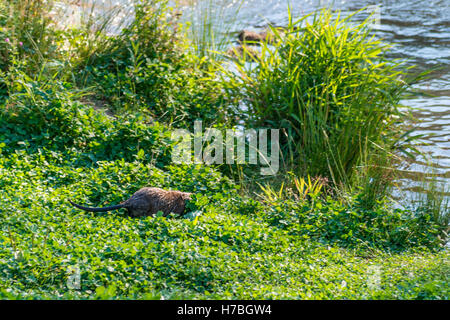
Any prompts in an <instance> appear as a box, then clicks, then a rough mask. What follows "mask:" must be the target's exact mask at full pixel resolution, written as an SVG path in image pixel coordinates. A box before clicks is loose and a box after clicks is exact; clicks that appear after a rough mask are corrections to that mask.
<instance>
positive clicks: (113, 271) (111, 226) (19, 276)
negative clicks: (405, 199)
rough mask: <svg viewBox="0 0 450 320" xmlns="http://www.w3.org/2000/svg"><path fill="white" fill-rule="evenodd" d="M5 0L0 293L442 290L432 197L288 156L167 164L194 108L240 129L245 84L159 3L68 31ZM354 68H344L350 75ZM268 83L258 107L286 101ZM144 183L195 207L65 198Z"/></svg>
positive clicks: (445, 270) (441, 231)
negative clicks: (366, 184)
mask: <svg viewBox="0 0 450 320" xmlns="http://www.w3.org/2000/svg"><path fill="white" fill-rule="evenodd" d="M0 4H1V5H0V10H2V11H1V12H2V13H9V12H15V14H14V15H12V16H11V15H7V14H2V15H1V17H2V18H1V20H0V22H1V27H2V29H1V30H0V33H1V34H0V38H1V39H3V40H2V42H1V46H0V64H1V70H2V72H1V74H0V76H1V77H0V96H1V98H0V103H1V105H0V110H1V113H0V154H1V156H2V157H1V159H0V193H1V197H0V208H1V214H0V225H1V228H2V233H1V235H0V279H1V283H2V287H1V289H0V296H1V297H2V298H4V299H28V298H29V299H54V298H56V299H78V298H87V299H94V298H100V299H160V298H161V297H164V299H177V298H193V299H209V298H216V299H255V298H259V299H281V298H283V299H448V297H449V291H448V290H449V285H448V274H449V268H450V266H449V264H448V258H449V252H448V249H446V248H445V247H444V244H445V242H446V234H445V231H446V230H447V227H448V222H447V224H446V222H445V220H443V221H442V220H440V219H445V217H446V216H445V215H441V212H440V211H438V214H437V215H436V211H433V210H431V209H430V208H438V210H440V205H441V204H440V203H439V206H436V204H430V205H428V206H422V207H414V208H411V209H410V210H407V209H405V210H398V209H394V207H393V206H392V202H391V201H390V200H389V198H387V197H383V196H382V197H376V198H374V199H375V201H374V200H373V199H369V198H367V195H368V193H361V192H360V191H361V189H360V188H358V186H357V185H351V184H349V185H348V189H344V188H342V189H340V186H341V184H339V183H335V182H334V181H333V180H332V177H331V176H330V172H329V171H326V170H324V171H320V170H322V168H323V167H320V166H318V167H317V171H316V172H311V173H310V175H308V174H306V173H305V174H304V175H302V174H301V173H300V172H299V171H294V170H293V171H292V172H288V170H287V167H286V166H282V167H281V170H280V175H279V176H276V177H272V178H270V177H269V179H266V180H264V179H261V178H260V177H258V173H259V172H260V171H259V167H258V168H256V169H255V167H251V166H239V165H230V166H227V165H213V166H207V165H195V164H176V163H174V162H173V161H172V153H173V149H174V147H175V145H176V143H177V141H174V140H173V138H172V132H173V130H174V129H176V128H182V129H187V130H189V131H191V129H192V127H193V126H194V120H196V119H201V120H202V121H203V122H204V123H205V127H207V126H214V127H215V128H217V129H218V130H224V129H227V128H230V127H233V126H234V125H236V123H239V121H240V120H242V119H247V117H248V116H249V114H243V113H242V110H241V109H239V108H238V106H239V103H240V102H241V101H242V99H244V98H245V99H249V98H251V96H248V95H245V96H241V95H238V92H239V90H237V91H236V88H237V89H239V87H238V86H236V82H233V81H235V80H232V79H231V78H230V77H228V78H227V77H226V76H224V75H223V73H222V72H223V69H222V68H221V64H220V63H217V61H214V60H212V59H209V58H207V57H206V58H205V57H198V56H196V55H195V54H194V53H193V50H189V49H190V48H189V45H190V43H189V41H188V39H186V38H185V36H184V34H183V33H182V32H181V30H182V28H181V26H180V28H174V20H173V19H172V18H171V16H170V15H167V10H169V9H167V8H165V6H164V2H161V1H150V2H148V3H147V4H143V5H142V6H138V7H136V8H135V11H136V13H137V15H136V16H137V20H136V21H135V23H133V24H131V25H130V26H128V27H127V28H125V29H124V31H123V33H122V34H120V35H117V36H111V35H107V34H105V33H104V32H102V30H105V29H100V30H94V31H93V30H92V29H91V28H90V27H91V26H92V25H89V24H88V25H84V26H82V27H80V28H68V29H65V30H61V29H60V28H59V27H57V26H55V24H54V22H53V21H52V20H51V18H50V17H48V16H47V15H46V14H45V13H46V12H47V11H46V10H48V8H47V7H45V6H42V4H40V3H38V2H31V3H29V2H27V4H28V5H29V6H30V7H29V8H27V9H28V10H19V9H18V8H22V7H21V6H23V5H24V4H23V3H20V1H17V2H6V1H0ZM318 17H321V18H318V21H325V20H326V17H327V16H326V15H324V16H320V15H319V16H318ZM323 19H325V20H323ZM343 28H344V30H345V25H343ZM174 30H178V31H177V32H174ZM318 30H319V29H318ZM320 30H322V31H323V30H325V31H327V32H331V30H328V29H326V28H325V29H320ZM320 30H319V31H320ZM303 34H304V35H308V33H303ZM339 35H342V33H339ZM297 36H298V37H300V36H302V34H297V35H293V37H297ZM296 39H297V40H298V38H294V39H291V40H292V41H293V42H292V43H296V44H298V43H299V42H296ZM307 39H309V38H307ZM338 39H339V38H338ZM311 41H312V40H311ZM355 41H356V40H355ZM312 43H313V44H314V45H316V44H317V45H320V44H319V42H317V43H316V42H312ZM343 43H345V42H343ZM355 43H357V44H358V45H361V46H362V45H363V42H358V41H356V42H355ZM285 44H286V43H284V44H283V42H280V47H279V48H281V49H286V48H294V47H292V46H291V47H289V46H286V45H285ZM343 46H344V48H352V47H351V46H348V47H346V46H345V45H343ZM353 48H355V47H353ZM359 48H361V47H359ZM364 48H366V47H363V49H364ZM371 48H372V49H374V48H373V47H371ZM284 52H286V51H284ZM301 52H302V51H301V49H299V50H296V51H295V52H294V53H295V54H298V53H301ZM326 52H327V50H326V46H325V47H323V50H322V53H323V54H324V55H325V54H326ZM310 57H311V60H309V61H310V62H311V65H314V63H316V62H317V63H318V62H320V60H319V59H314V57H315V56H313V55H310ZM299 58H300V57H299ZM349 60H352V59H349ZM272 61H276V59H273V60H272ZM352 61H353V60H352ZM301 62H302V63H304V62H305V61H304V60H301ZM319 64H320V63H318V64H317V66H318V65H319ZM329 65H330V64H327V66H329ZM280 66H281V65H280ZM351 66H352V70H356V71H355V73H349V77H350V76H354V75H356V76H358V75H360V73H358V72H359V71H358V70H359V69H358V68H359V67H360V64H359V63H356V62H355V63H354V64H353V65H351ZM260 70H264V69H260ZM265 70H267V71H268V72H269V74H271V75H273V74H272V73H270V72H271V70H273V69H271V68H268V69H265ZM278 70H282V71H283V70H285V69H282V68H279V69H278ZM283 72H284V71H283ZM317 74H319V73H317ZM329 74H330V75H333V78H332V79H331V80H333V81H336V84H337V87H338V88H342V87H340V86H341V85H342V84H346V82H345V81H341V80H340V78H339V77H338V76H337V75H336V74H334V73H332V72H330V73H329ZM373 74H374V75H375V76H380V74H377V70H375V69H374V70H373ZM221 75H222V76H221ZM248 75H249V77H253V75H252V74H248ZM381 75H382V74H381ZM335 76H336V77H335ZM380 77H381V76H380ZM350 78H351V77H350ZM267 79H269V80H273V79H276V77H275V76H273V77H271V78H263V79H262V80H267ZM286 79H288V78H286ZM346 79H347V78H346ZM351 79H353V80H352V81H351V82H349V83H350V84H354V82H353V81H354V80H355V79H356V78H351ZM383 79H387V80H389V79H388V78H383ZM288 80H289V79H288ZM387 80H386V81H387ZM263 84H264V82H263V81H261V82H255V86H254V88H255V89H257V90H259V92H262V90H263V88H264V85H263ZM391 84H395V83H391ZM279 85H280V86H279V87H269V86H267V87H266V88H285V87H284V86H282V85H281V84H279ZM245 86H246V87H248V86H250V84H248V83H246V84H245ZM348 87H349V88H350V87H352V86H350V85H349V86H348ZM241 88H245V87H244V86H242V87H241ZM377 88H378V87H377ZM344 89H348V88H344ZM243 91H244V90H243ZM245 92H248V90H245ZM256 92H258V91H256ZM270 97H272V98H273V95H272V96H271V95H267V96H265V98H268V99H267V100H263V101H265V102H266V106H267V107H268V108H272V109H275V107H276V105H275V104H271V102H274V103H278V104H280V106H283V104H282V103H279V101H275V100H274V99H271V98H270ZM286 97H287V95H286V96H283V99H287V98H286ZM311 97H312V96H311ZM314 97H316V98H317V100H316V102H318V101H319V100H320V98H321V97H323V96H321V95H315V96H314ZM337 97H338V98H339V96H337ZM340 97H341V98H342V99H341V100H338V99H336V100H334V101H338V102H339V101H341V102H342V101H344V100H345V99H347V98H346V97H347V96H346V95H342V96H340ZM366 98H368V97H366ZM372 98H373V97H372ZM373 99H374V98H373ZM249 100H250V99H249ZM253 101H255V103H256V102H257V101H258V100H257V99H253ZM286 101H287V100H286ZM352 101H353V100H352ZM374 101H376V100H374ZM317 104H320V103H317ZM315 105H316V103H314V104H311V109H310V110H312V108H313V107H314V106H315ZM354 105H356V104H354ZM255 107H260V108H262V107H261V105H259V104H258V105H255ZM252 110H255V109H252ZM299 110H300V109H299ZM360 110H361V112H362V113H364V112H365V111H366V110H365V109H360ZM218 111H220V112H218ZM254 113H255V115H261V114H263V111H259V112H254ZM330 114H331V113H330ZM336 114H337V113H336ZM341 116H343V114H341ZM291 117H293V118H295V115H293V116H292V115H291ZM330 117H331V115H330ZM293 118H291V119H293ZM273 119H274V118H272V119H270V118H269V117H265V118H254V119H253V120H252V121H255V123H256V121H267V120H273ZM288 119H289V118H288ZM336 119H337V118H336ZM339 119H342V118H339ZM360 119H361V121H362V122H363V121H364V118H363V117H361V118H360ZM275 120H277V119H275ZM291 122H293V121H291ZM344 123H348V122H346V121H344ZM272 124H273V125H275V122H272ZM335 124H336V126H340V125H341V124H342V122H340V121H338V120H336V122H335ZM264 125H265V126H266V125H267V124H266V123H265V124H264ZM324 129H326V127H324ZM384 129H385V128H384ZM327 130H328V129H327ZM299 132H307V131H306V129H305V130H303V129H302V130H300V131H299ZM327 132H328V131H327ZM329 132H331V133H333V131H329ZM296 134H298V133H296ZM330 136H331V135H330ZM336 137H338V135H336ZM283 143H286V141H283V140H281V144H283ZM286 145H288V144H286ZM313 151H314V150H313V149H311V153H308V154H307V155H306V156H308V155H310V154H312V152H313ZM322 155H324V156H327V154H326V153H323V154H322ZM318 156H319V155H317V157H318ZM297 157H299V155H298V154H296V153H293V154H292V158H293V159H297V160H298V158H297ZM284 159H285V160H286V159H287V160H286V161H288V159H289V158H284ZM317 159H319V158H317ZM297 160H295V161H297ZM295 161H293V162H291V163H290V164H295V163H297V162H295ZM361 163H362V162H358V164H361ZM294 168H295V167H294ZM327 170H328V169H327ZM348 170H349V171H348V173H349V174H355V175H357V172H356V173H355V172H353V171H352V170H356V169H355V168H350V167H349V168H348ZM321 175H323V176H321ZM327 175H328V177H326V176H327ZM276 180H278V181H276ZM352 181H353V180H352ZM355 181H356V180H355ZM355 181H353V182H355ZM281 182H282V183H281ZM355 183H356V182H355ZM258 184H259V185H258ZM146 185H149V186H153V187H161V188H164V189H174V190H182V191H185V192H192V193H194V197H193V200H192V203H191V206H190V209H189V210H196V211H197V210H198V211H200V215H192V214H190V213H191V212H188V214H187V215H185V216H182V217H176V216H170V217H168V218H165V217H161V216H157V217H141V218H131V217H128V216H127V215H126V213H125V212H124V211H120V210H119V211H115V212H109V213H104V214H90V213H86V212H81V211H79V210H77V209H75V208H73V207H72V206H70V205H69V203H68V200H69V199H70V200H74V201H76V202H79V203H84V204H86V205H95V206H102V205H108V204H117V203H119V202H121V201H123V200H125V199H127V198H128V197H129V196H130V195H131V194H133V192H135V191H136V190H137V189H139V188H141V187H143V186H146ZM375 191H377V190H375Z"/></svg>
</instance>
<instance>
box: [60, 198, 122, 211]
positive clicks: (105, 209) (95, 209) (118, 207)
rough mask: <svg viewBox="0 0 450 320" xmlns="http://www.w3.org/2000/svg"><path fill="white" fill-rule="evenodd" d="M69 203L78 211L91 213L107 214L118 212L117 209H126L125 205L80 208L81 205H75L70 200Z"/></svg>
mask: <svg viewBox="0 0 450 320" xmlns="http://www.w3.org/2000/svg"><path fill="white" fill-rule="evenodd" d="M69 202H70V204H71V205H73V206H74V207H77V208H78V209H81V210H84V211H89V212H106V211H111V210H116V209H120V208H123V207H124V205H123V204H118V205H115V206H111V207H103V208H93V207H85V206H80V205H79V204H76V203H73V202H72V201H70V200H69Z"/></svg>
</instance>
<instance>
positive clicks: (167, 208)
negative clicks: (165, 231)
mask: <svg viewBox="0 0 450 320" xmlns="http://www.w3.org/2000/svg"><path fill="white" fill-rule="evenodd" d="M191 195H192V193H189V192H181V191H172V190H163V189H160V188H149V187H144V188H141V189H139V190H138V191H136V193H134V194H133V195H132V196H131V198H130V199H128V200H125V201H123V202H121V203H120V204H118V205H115V206H110V207H103V208H92V207H85V206H81V205H79V204H76V203H73V202H72V201H70V200H69V202H70V203H71V204H72V205H73V206H75V207H77V208H78V209H82V210H85V211H89V212H105V211H111V210H116V209H120V208H125V209H127V210H128V213H129V214H130V215H131V216H132V217H141V216H154V215H155V214H156V213H157V212H158V211H162V212H163V216H164V217H165V216H167V215H168V214H169V213H175V214H180V215H181V214H183V213H184V210H185V208H186V201H187V200H191Z"/></svg>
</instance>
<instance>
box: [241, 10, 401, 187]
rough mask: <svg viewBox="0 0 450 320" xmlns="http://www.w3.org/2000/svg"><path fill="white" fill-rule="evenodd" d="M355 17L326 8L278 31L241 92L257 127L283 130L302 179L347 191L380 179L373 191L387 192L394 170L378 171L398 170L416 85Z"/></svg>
mask: <svg viewBox="0 0 450 320" xmlns="http://www.w3.org/2000/svg"><path fill="white" fill-rule="evenodd" d="M352 17H353V15H350V16H348V17H346V18H342V17H340V15H337V16H333V15H332V13H331V12H330V11H323V12H321V13H316V14H315V15H314V16H312V17H311V16H309V17H303V18H302V19H300V20H299V21H295V22H294V21H292V20H291V21H290V22H289V25H288V26H287V28H286V30H284V32H283V33H281V32H279V31H278V30H277V29H273V30H272V33H273V37H274V41H272V42H271V43H270V44H269V43H263V45H262V51H261V58H260V59H259V61H258V62H257V63H256V65H251V67H249V68H247V67H245V65H244V66H241V68H240V76H238V79H236V87H237V89H238V90H243V91H244V92H245V98H244V103H245V104H246V105H247V106H248V111H249V112H248V118H249V121H251V122H252V123H253V124H254V126H268V127H273V128H283V130H284V131H285V139H284V143H283V144H282V147H283V154H284V156H285V159H286V163H287V166H288V167H291V169H292V170H294V171H295V172H296V173H297V175H299V176H301V177H302V176H306V175H307V174H309V175H311V176H322V177H326V178H328V179H329V180H330V181H332V183H333V184H334V185H335V186H336V187H337V188H338V189H341V190H342V189H343V188H344V189H345V188H347V190H351V189H354V188H355V187H358V186H361V185H362V184H363V183H362V182H361V180H365V181H368V180H369V178H372V179H371V181H373V183H377V184H378V185H376V186H374V185H372V186H367V188H371V189H372V190H368V192H375V193H378V194H381V195H384V194H385V192H383V191H384V190H383V188H380V186H381V185H386V184H388V183H389V179H390V178H391V177H390V174H389V171H388V170H381V171H382V174H376V172H378V171H380V169H382V168H383V167H387V168H389V167H390V166H391V165H392V162H393V161H392V159H393V154H395V153H396V152H398V151H399V146H400V143H399V139H402V138H404V137H402V134H403V132H404V131H403V129H402V128H401V127H400V126H399V125H398V124H399V123H400V122H401V121H403V119H404V117H405V115H404V113H403V112H402V111H401V110H400V108H399V107H400V105H399V100H400V97H401V96H402V94H403V93H404V92H405V90H406V89H407V88H408V85H407V83H406V82H405V80H404V74H403V73H402V71H401V68H400V66H401V64H400V63H394V62H392V61H389V60H388V59H387V58H386V57H385V53H386V52H387V51H388V50H389V45H387V44H383V43H382V42H381V41H379V40H375V39H374V38H373V37H371V36H370V29H369V24H368V22H369V20H366V21H364V22H362V23H360V24H356V25H355V24H351V23H350V21H351V20H350V19H351V18H352ZM374 177H377V178H378V179H374ZM367 188H366V189H367ZM377 188H378V189H379V190H378V191H379V192H377V190H376V189H377Z"/></svg>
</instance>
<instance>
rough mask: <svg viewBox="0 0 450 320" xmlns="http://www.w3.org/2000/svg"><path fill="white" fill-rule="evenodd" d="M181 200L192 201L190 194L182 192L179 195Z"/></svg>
mask: <svg viewBox="0 0 450 320" xmlns="http://www.w3.org/2000/svg"><path fill="white" fill-rule="evenodd" d="M181 197H182V198H183V200H192V193H191V192H183V194H182V195H181Z"/></svg>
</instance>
